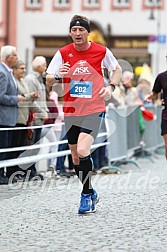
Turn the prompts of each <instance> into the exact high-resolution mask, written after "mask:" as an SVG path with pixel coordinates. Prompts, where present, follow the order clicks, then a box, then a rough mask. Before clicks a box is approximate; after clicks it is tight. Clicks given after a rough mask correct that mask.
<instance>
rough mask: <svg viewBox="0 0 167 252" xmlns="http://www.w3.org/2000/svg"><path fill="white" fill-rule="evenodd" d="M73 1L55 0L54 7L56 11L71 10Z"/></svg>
mask: <svg viewBox="0 0 167 252" xmlns="http://www.w3.org/2000/svg"><path fill="white" fill-rule="evenodd" d="M70 5H71V0H54V3H53V6H54V8H56V9H61V8H62V9H69V8H70Z"/></svg>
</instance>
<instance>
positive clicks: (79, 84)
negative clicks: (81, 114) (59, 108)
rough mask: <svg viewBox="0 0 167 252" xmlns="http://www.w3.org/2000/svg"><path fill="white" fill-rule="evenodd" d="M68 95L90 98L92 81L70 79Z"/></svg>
mask: <svg viewBox="0 0 167 252" xmlns="http://www.w3.org/2000/svg"><path fill="white" fill-rule="evenodd" d="M70 96H71V97H80V98H92V82H91V81H75V80H71V82H70Z"/></svg>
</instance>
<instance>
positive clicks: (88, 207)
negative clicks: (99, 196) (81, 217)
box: [78, 193, 92, 214]
mask: <svg viewBox="0 0 167 252" xmlns="http://www.w3.org/2000/svg"><path fill="white" fill-rule="evenodd" d="M91 197H92V194H83V193H81V201H80V207H79V210H78V213H79V214H87V213H91V212H92V198H91Z"/></svg>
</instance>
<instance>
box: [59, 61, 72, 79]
mask: <svg viewBox="0 0 167 252" xmlns="http://www.w3.org/2000/svg"><path fill="white" fill-rule="evenodd" d="M69 70H70V64H69V62H66V63H64V64H63V65H62V66H61V67H60V68H59V77H61V78H63V77H64V75H66V74H68V72H69Z"/></svg>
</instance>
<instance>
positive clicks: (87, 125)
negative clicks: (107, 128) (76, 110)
mask: <svg viewBox="0 0 167 252" xmlns="http://www.w3.org/2000/svg"><path fill="white" fill-rule="evenodd" d="M104 117H105V112H102V113H94V114H90V115H86V116H80V117H79V116H69V117H68V116H67V117H65V118H64V121H65V127H66V132H67V139H68V143H69V144H77V141H78V137H79V134H80V133H81V132H84V133H87V134H90V135H91V136H92V137H93V138H94V139H95V138H96V136H97V135H98V133H99V131H100V128H101V125H102V122H103V119H104Z"/></svg>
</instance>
